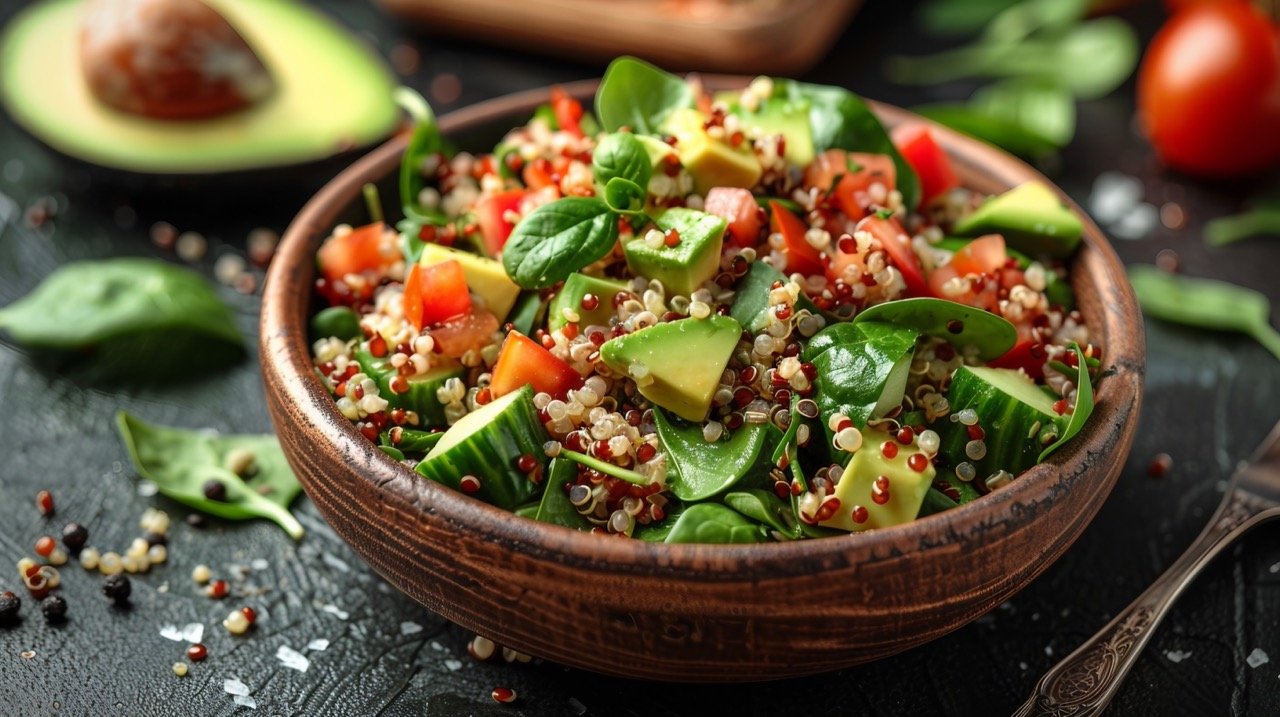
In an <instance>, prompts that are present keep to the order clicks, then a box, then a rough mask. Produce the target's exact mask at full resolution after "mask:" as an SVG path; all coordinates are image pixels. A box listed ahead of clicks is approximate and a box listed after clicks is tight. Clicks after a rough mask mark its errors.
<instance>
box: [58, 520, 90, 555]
mask: <svg viewBox="0 0 1280 717" xmlns="http://www.w3.org/2000/svg"><path fill="white" fill-rule="evenodd" d="M88 540H89V529H88V528H86V527H84V526H83V525H80V524H79V523H67V524H66V526H65V527H64V528H63V529H62V544H63V545H65V546H67V550H68V551H70V552H71V554H72V555H75V554H77V553H79V552H80V550H81V549H82V548H84V544H85V542H86V541H88Z"/></svg>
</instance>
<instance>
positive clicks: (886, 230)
mask: <svg viewBox="0 0 1280 717" xmlns="http://www.w3.org/2000/svg"><path fill="white" fill-rule="evenodd" d="M856 231H865V232H867V233H869V234H871V236H873V237H875V238H876V239H878V240H879V241H880V246H881V247H883V248H884V253H885V256H887V257H888V258H889V263H890V264H893V265H894V266H895V267H897V269H898V271H899V272H901V273H902V280H903V281H904V282H905V283H906V285H907V296H933V295H934V293H933V290H932V289H930V288H929V283H928V282H926V281H925V280H924V270H923V269H922V268H921V266H920V257H918V256H916V253H915V252H914V251H912V249H911V245H910V244H905V243H903V242H901V241H899V237H901V236H906V235H907V231H906V230H905V229H903V228H902V225H901V224H899V223H898V220H897V219H895V218H893V217H889V218H887V219H886V218H882V217H880V216H877V215H875V214H872V215H871V216H869V217H865V218H864V219H862V221H860V222H858V226H857V229H856Z"/></svg>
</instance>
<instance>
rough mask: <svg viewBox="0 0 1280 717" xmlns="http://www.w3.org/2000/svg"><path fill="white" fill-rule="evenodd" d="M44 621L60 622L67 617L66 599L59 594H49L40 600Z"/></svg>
mask: <svg viewBox="0 0 1280 717" xmlns="http://www.w3.org/2000/svg"><path fill="white" fill-rule="evenodd" d="M40 611H41V612H43V613H44V619H45V622H62V621H63V620H65V619H66V617H67V601H66V600H63V599H62V596H61V595H50V596H49V597H47V598H45V599H44V600H42V601H41V602H40Z"/></svg>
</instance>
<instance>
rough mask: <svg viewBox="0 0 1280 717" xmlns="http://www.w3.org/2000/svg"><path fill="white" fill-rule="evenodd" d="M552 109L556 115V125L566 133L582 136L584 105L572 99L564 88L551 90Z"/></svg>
mask: <svg viewBox="0 0 1280 717" xmlns="http://www.w3.org/2000/svg"><path fill="white" fill-rule="evenodd" d="M551 109H552V110H553V111H554V112H555V113H556V124H558V125H560V129H561V130H562V131H564V132H570V133H572V134H574V135H576V136H578V137H581V136H582V126H581V122H582V103H581V102H579V101H577V100H575V99H574V98H572V97H570V96H569V94H568V93H567V92H565V91H564V90H563V89H562V88H559V87H552V88H551Z"/></svg>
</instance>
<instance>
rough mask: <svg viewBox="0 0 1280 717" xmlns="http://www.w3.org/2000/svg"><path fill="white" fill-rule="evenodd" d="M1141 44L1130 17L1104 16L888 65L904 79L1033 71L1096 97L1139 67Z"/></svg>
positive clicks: (917, 80) (898, 59) (928, 80)
mask: <svg viewBox="0 0 1280 717" xmlns="http://www.w3.org/2000/svg"><path fill="white" fill-rule="evenodd" d="M1138 50H1139V45H1138V38H1137V35H1136V34H1135V33H1134V31H1133V28H1132V27H1130V26H1129V25H1128V23H1126V22H1124V21H1123V20H1120V19H1118V18H1114V17H1104V18H1099V19H1096V20H1090V21H1088V22H1084V23H1080V24H1078V25H1075V26H1073V27H1071V28H1070V29H1068V30H1066V31H1065V32H1062V33H1039V34H1036V35H1033V36H1031V37H1028V38H1026V39H1024V40H1020V41H1016V42H1010V41H1004V40H998V41H985V40H979V41H977V42H975V43H972V44H969V45H965V46H963V47H959V48H956V49H954V50H947V51H945V52H940V53H937V54H935V55H927V56H923V57H895V58H890V61H889V63H888V64H887V66H886V67H887V70H888V74H889V76H890V79H892V80H893V81H895V82H900V83H903V84H929V85H932V84H938V83H942V82H949V81H951V80H958V79H963V78H967V77H1032V78H1038V79H1043V80H1046V81H1048V82H1052V83H1054V84H1058V85H1061V86H1063V87H1065V88H1067V89H1068V90H1069V91H1070V92H1071V93H1072V94H1073V95H1074V96H1076V97H1077V98H1081V99H1094V98H1097V97H1102V96H1103V95H1106V94H1108V93H1110V92H1111V91H1112V90H1114V89H1116V88H1117V87H1119V86H1120V84H1121V83H1123V82H1124V81H1125V80H1126V79H1127V78H1128V77H1129V75H1131V74H1132V73H1133V69H1134V67H1136V66H1137V62H1138Z"/></svg>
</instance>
